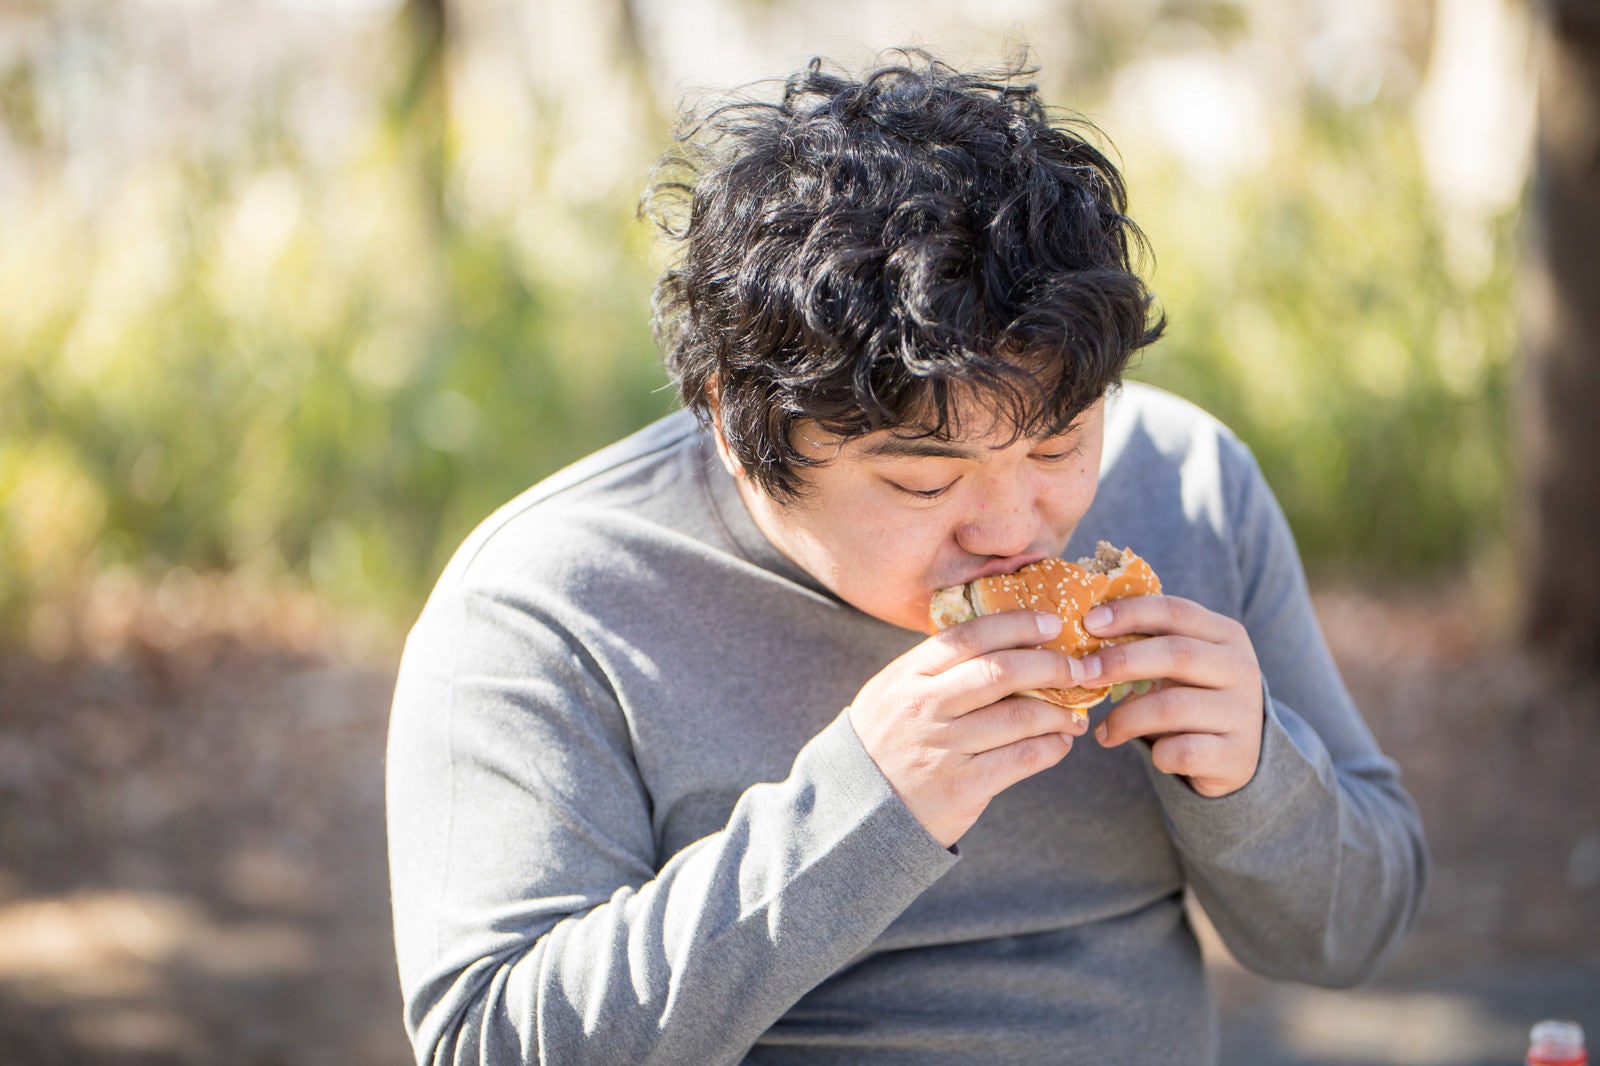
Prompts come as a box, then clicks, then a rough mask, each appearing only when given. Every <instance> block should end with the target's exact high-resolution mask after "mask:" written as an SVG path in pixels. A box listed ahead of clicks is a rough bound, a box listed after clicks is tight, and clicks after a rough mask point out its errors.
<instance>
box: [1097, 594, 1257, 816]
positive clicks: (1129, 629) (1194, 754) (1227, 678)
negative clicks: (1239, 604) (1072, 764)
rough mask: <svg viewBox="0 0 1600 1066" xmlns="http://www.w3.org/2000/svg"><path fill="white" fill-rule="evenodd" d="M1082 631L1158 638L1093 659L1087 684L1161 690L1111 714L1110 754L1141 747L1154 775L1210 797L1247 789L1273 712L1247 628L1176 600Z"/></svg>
mask: <svg viewBox="0 0 1600 1066" xmlns="http://www.w3.org/2000/svg"><path fill="white" fill-rule="evenodd" d="M1102 611H1104V612H1107V613H1106V614H1104V615H1102V614H1101V613H1100V612H1102ZM1084 625H1085V627H1086V628H1087V629H1088V630H1089V631H1090V632H1091V633H1093V634H1094V635H1095V636H1097V637H1116V636H1122V635H1124V634H1127V633H1147V634H1150V636H1149V638H1148V639H1146V640H1139V641H1134V642H1133V643H1131V644H1118V645H1116V646H1114V647H1110V648H1103V649H1101V650H1100V651H1098V652H1096V653H1095V654H1093V655H1088V656H1085V657H1084V659H1083V665H1084V679H1083V681H1081V682H1079V683H1080V684H1083V685H1089V686H1094V687H1099V686H1105V685H1114V684H1116V683H1117V682H1119V681H1145V680H1158V681H1159V682H1160V683H1159V684H1158V685H1156V687H1155V688H1154V689H1153V690H1152V691H1150V692H1148V693H1146V694H1145V695H1142V696H1135V697H1133V698H1132V699H1128V700H1125V701H1123V702H1122V703H1120V704H1118V705H1117V706H1116V707H1115V708H1113V709H1112V711H1111V713H1110V714H1109V715H1107V716H1106V719H1105V721H1103V722H1102V723H1100V725H1099V727H1098V728H1097V729H1096V730H1095V737H1096V738H1097V739H1098V740H1099V741H1100V743H1101V744H1102V745H1103V746H1105V747H1108V748H1114V747H1116V746H1117V745H1119V744H1124V743H1126V742H1127V741H1129V740H1132V739H1134V738H1135V737H1143V738H1144V739H1145V740H1146V741H1148V742H1149V743H1150V758H1151V761H1152V762H1153V763H1154V764H1155V767H1156V769H1157V770H1160V771H1161V772H1162V773H1168V774H1175V775H1177V776H1180V777H1182V778H1184V779H1185V780H1187V781H1188V782H1189V784H1190V786H1191V787H1193V789H1194V790H1195V791H1196V792H1198V793H1200V795H1202V796H1211V797H1215V796H1226V795H1228V794H1229V793H1231V792H1237V791H1238V790H1239V789H1241V788H1243V787H1244V786H1245V785H1247V784H1249V782H1250V779H1251V778H1252V777H1254V776H1255V772H1256V765H1257V763H1258V762H1260V759H1261V730H1262V724H1263V722H1264V720H1265V708H1264V707H1263V703H1262V692H1261V667H1260V665H1259V663H1258V662H1257V660H1256V652H1255V647H1254V645H1252V644H1251V643H1250V635H1249V634H1248V633H1247V632H1245V628H1244V626H1243V625H1241V624H1239V623H1238V622H1236V621H1234V620H1233V619H1232V618H1228V617H1226V616H1225V615H1220V614H1217V613H1216V612H1215V611H1210V610H1207V609H1206V608H1204V607H1202V606H1201V605H1200V604H1198V603H1195V602H1194V601H1193V600H1186V599H1182V598H1180V597H1177V596H1137V597H1131V598H1129V599H1125V600H1116V601H1114V602H1112V603H1107V604H1102V605H1101V606H1100V607H1097V608H1095V609H1094V610H1093V611H1090V612H1089V614H1088V616H1086V617H1085V619H1084ZM1096 669H1098V671H1099V673H1098V675H1096V674H1095V670H1096Z"/></svg>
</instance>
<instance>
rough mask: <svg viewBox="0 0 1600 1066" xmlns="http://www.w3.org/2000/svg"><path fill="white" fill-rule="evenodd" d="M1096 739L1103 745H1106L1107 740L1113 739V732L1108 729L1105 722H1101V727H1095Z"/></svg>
mask: <svg viewBox="0 0 1600 1066" xmlns="http://www.w3.org/2000/svg"><path fill="white" fill-rule="evenodd" d="M1094 738H1095V739H1096V740H1098V741H1099V742H1100V743H1101V744H1104V743H1105V742H1106V741H1107V740H1109V739H1111V730H1109V729H1107V728H1106V724H1105V723H1104V722H1101V723H1100V724H1099V725H1097V726H1095V727H1094Z"/></svg>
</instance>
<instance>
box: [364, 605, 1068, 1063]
mask: <svg viewBox="0 0 1600 1066" xmlns="http://www.w3.org/2000/svg"><path fill="white" fill-rule="evenodd" d="M1046 621H1047V622H1048V623H1049V624H1051V625H1053V626H1056V627H1059V625H1060V620H1059V619H1057V618H1055V617H1054V616H1048V617H1047V618H1046ZM980 623H981V624H980ZM1039 638H1040V630H1039V623H1038V622H1037V621H1036V620H1035V616H1034V615H1033V614H1032V613H1031V612H1013V613H1012V614H1011V615H1009V616H995V617H993V618H990V619H981V620H978V621H977V622H974V623H969V624H968V625H967V626H964V627H956V628H955V629H952V630H950V631H947V632H946V633H944V634H940V635H939V636H938V637H935V638H933V639H930V640H929V641H926V642H924V643H923V644H921V645H918V647H917V648H915V649H913V650H912V651H911V652H909V653H907V654H906V655H905V656H903V657H902V658H901V659H899V660H896V662H894V663H891V664H890V665H889V666H888V667H886V668H885V670H884V671H883V672H881V673H880V674H879V675H878V676H877V677H876V678H874V679H873V680H872V681H870V682H868V684H867V685H866V686H865V687H864V688H863V689H862V690H861V693H860V694H859V695H858V696H857V698H856V700H855V701H854V702H853V703H852V706H851V710H850V711H849V713H848V714H845V715H841V716H840V717H839V718H838V719H836V720H835V721H834V722H833V724H832V725H830V726H829V727H828V728H826V729H824V730H823V731H822V732H821V733H820V734H819V735H818V736H817V737H815V738H814V739H813V740H812V741H811V742H810V743H809V744H807V745H806V746H805V747H804V748H803V749H802V750H801V751H800V752H799V754H798V756H797V757H796V759H795V761H794V764H793V767H792V770H791V772H790V773H789V775H788V777H787V778H786V779H785V780H783V781H781V782H776V783H768V784H758V785H754V786H752V787H751V788H749V789H748V790H747V791H745V792H744V794H743V795H742V796H741V797H740V799H739V800H738V802H737V804H736V805H735V806H734V809H733V811H732V814H731V816H730V817H729V820H728V822H727V825H726V826H725V827H724V828H723V829H721V830H719V831H718V832H715V833H712V834H710V835H709V836H707V837H704V838H702V839H701V840H699V841H697V842H696V843H694V844H692V845H690V846H689V847H688V848H686V849H684V850H683V851H681V852H679V853H678V854H676V855H673V856H671V857H670V858H666V857H660V858H658V855H657V849H656V842H655V840H654V839H653V833H652V823H651V817H650V813H651V812H650V803H651V798H650V796H649V795H648V793H647V791H646V789H645V786H644V783H643V782H642V781H641V779H640V777H639V774H638V773H637V771H636V769H635V766H634V761H633V757H632V749H631V746H630V738H629V730H628V725H627V722H626V720H625V719H624V717H623V715H622V712H621V710H620V709H619V707H618V706H617V703H616V700H615V699H614V697H613V695H612V693H611V692H610V690H609V688H608V686H607V683H606V680H605V675H604V672H603V670H602V669H601V668H600V667H599V665H598V664H596V663H595V662H594V661H593V660H592V659H591V658H590V657H589V656H588V654H587V653H586V652H585V651H584V649H583V647H582V646H581V643H580V642H579V641H577V640H575V639H573V638H572V637H571V636H570V635H568V634H564V633H563V632H561V630H560V628H559V627H558V626H556V625H554V624H551V623H549V622H547V621H542V620H541V619H540V618H539V617H538V612H537V610H536V609H533V608H531V607H529V606H528V605H526V604H518V605H512V604H509V603H506V602H502V601H501V600H500V599H498V598H496V597H495V596H493V595H490V594H486V593H473V592H467V593H462V592H459V591H458V592H454V593H451V594H446V595H437V594H436V597H435V602H434V603H432V604H430V607H429V609H428V611H427V612H426V613H425V614H424V620H423V622H422V623H419V626H418V628H417V630H416V631H414V633H413V635H412V638H411V640H410V641H409V642H408V645H407V650H406V654H405V658H404V660H403V663H402V668H401V673H400V679H399V684H398V686H397V690H396V697H395V706H394V715H393V721H392V726H391V739H390V748H389V767H388V770H389V810H390V850H391V865H392V875H393V891H394V907H395V926H396V943H397V948H398V951H399V959H400V974H401V984H402V988H403V992H404V995H405V1000H406V1020H407V1025H408V1029H409V1031H410V1033H411V1036H412V1041H413V1044H414V1047H415V1049H416V1053H417V1058H418V1061H419V1062H424V1063H426V1062H433V1063H480V1062H497V1063H499V1062H540V1061H559V1062H563V1063H567V1062H589V1061H592V1062H603V1063H616V1062H629V1063H634V1062H639V1063H645V1062H656V1061H659V1062H707V1063H714V1062H729V1061H736V1060H738V1059H740V1058H742V1057H743V1056H744V1054H745V1053H746V1052H747V1051H748V1050H749V1048H750V1047H751V1045H752V1044H754V1042H755V1041H756V1040H757V1038H758V1037H759V1036H760V1035H761V1034H762V1033H763V1032H764V1031H765V1030H766V1029H767V1028H769V1027H770V1026H771V1025H772V1024H773V1023H774V1022H775V1021H777V1020H778V1018H779V1017H780V1016H781V1015H782V1014H783V1013H784V1012H786V1011H787V1010H788V1009H789V1008H790V1006H792V1005H793V1004H794V1003H795V1002H796V1001H797V1000H798V999H799V998H800V997H801V996H802V995H803V994H805V993H806V992H807V991H808V990H810V989H811V988H813V987H814V986H815V985H817V984H818V983H820V982H821V981H823V980H824V979H825V978H827V977H828V976H830V975H831V974H833V973H835V972H837V971H838V970H840V969H841V968H843V967H845V966H846V965H848V964H849V963H851V962H852V961H854V960H855V959H856V958H857V957H859V956H860V955H861V954H862V953H863V952H865V951H867V950H869V949H870V947H871V945H872V943H873V942H874V940H875V939H876V938H877V936H878V935H879V934H880V933H881V932H882V931H883V929H884V928H885V927H886V926H887V925H888V924H889V923H890V922H891V921H892V920H893V919H894V918H895V917H896V916H897V915H898V914H899V913H900V912H901V911H902V910H903V909H904V908H905V907H906V906H907V905H908V904H909V903H910V902H911V901H912V900H913V899H915V898H916V897H917V896H918V895H919V894H920V893H921V892H922V891H923V890H925V889H926V888H927V887H928V885H930V884H931V883H933V881H935V880H936V879H937V878H938V877H939V876H940V875H941V874H943V872H944V871H945V870H947V869H948V868H949V866H950V865H951V864H952V863H953V862H954V861H955V859H954V856H953V854H952V853H951V851H949V850H947V849H946V847H944V846H941V845H948V844H950V843H951V842H953V840H954V839H955V838H956V837H959V836H960V835H961V833H962V832H964V831H965V828H966V826H967V825H970V823H971V821H972V820H973V819H975V818H976V817H977V816H978V813H979V812H981V810H982V809H983V806H984V804H985V803H986V802H987V800H988V798H990V797H992V795H993V794H994V793H995V792H998V791H999V790H1000V789H1002V788H1004V787H1005V786H1006V785H1008V784H1010V783H1011V782H1013V781H1015V780H1017V779H1019V778H1020V777H1022V776H1026V775H1027V774H1029V773H1032V772H1035V771H1037V770H1038V769H1042V768H1043V767H1044V766H1046V765H1049V764H1052V763H1053V762H1055V761H1058V760H1059V759H1060V758H1061V757H1062V756H1063V755H1065V753H1066V751H1067V750H1068V749H1069V748H1070V746H1071V737H1070V735H1064V734H1070V733H1074V732H1077V731H1078V730H1079V728H1080V727H1078V726H1077V725H1076V724H1075V723H1074V722H1073V721H1072V720H1071V717H1070V716H1069V715H1067V714H1066V713H1065V712H1063V711H1061V710H1060V709H1059V708H1055V707H1052V706H1050V705H1047V704H1042V703H1039V702H1038V701H1033V700H1024V699H1018V698H1015V697H1012V696H1010V693H1011V692H1013V691H1015V690H1016V688H1018V687H1022V688H1027V687H1033V686H1037V685H1040V684H1060V683H1061V682H1062V681H1063V679H1064V678H1066V677H1069V676H1070V670H1071V664H1070V662H1069V661H1068V660H1067V659H1066V658H1065V657H1064V656H1061V655H1059V654H1057V653H1053V652H1045V651H1039V650H1037V649H1033V648H1031V647H1030V645H1032V644H1034V643H1036V642H1037V641H1038V640H1039ZM980 660H982V661H980ZM781 710H782V708H781V707H776V708H775V713H779V712H781ZM958 720H959V721H958ZM858 736H859V737H860V738H862V739H858ZM736 741H737V738H730V742H736ZM997 749H998V750H997ZM874 752H876V753H874ZM663 860H664V861H663Z"/></svg>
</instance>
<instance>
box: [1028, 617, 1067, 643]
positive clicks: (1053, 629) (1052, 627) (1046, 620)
mask: <svg viewBox="0 0 1600 1066" xmlns="http://www.w3.org/2000/svg"><path fill="white" fill-rule="evenodd" d="M1033 620H1034V621H1035V622H1037V623H1038V624H1039V635H1040V636H1041V637H1043V638H1044V639H1046V640H1049V639H1051V638H1052V637H1055V636H1057V635H1058V634H1059V633H1060V632H1061V616H1060V615H1058V614H1044V613H1042V612H1040V613H1036V614H1035V615H1034V616H1033Z"/></svg>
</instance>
